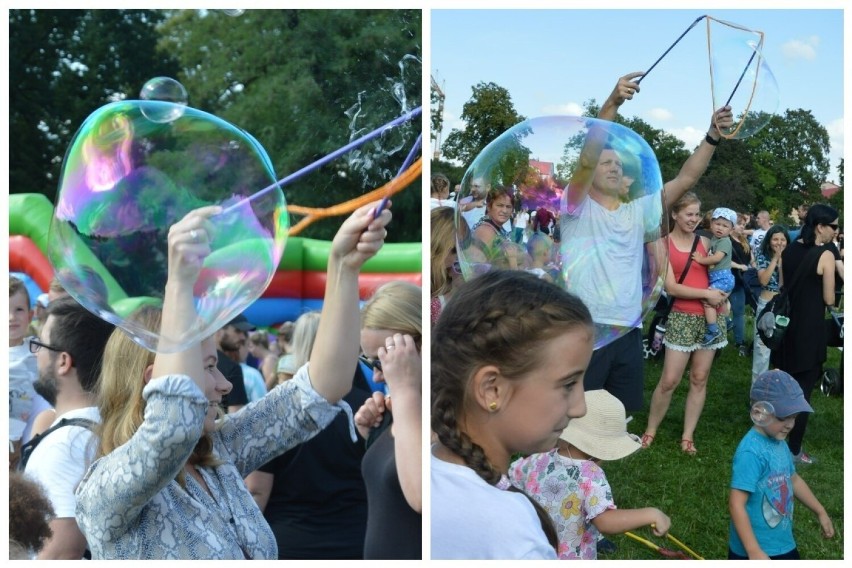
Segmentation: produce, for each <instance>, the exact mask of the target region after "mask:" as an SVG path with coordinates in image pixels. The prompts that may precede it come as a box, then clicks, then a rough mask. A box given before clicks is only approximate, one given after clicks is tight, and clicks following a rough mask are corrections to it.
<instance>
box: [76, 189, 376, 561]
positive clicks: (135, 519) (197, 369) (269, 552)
mask: <svg viewBox="0 0 852 568" xmlns="http://www.w3.org/2000/svg"><path fill="white" fill-rule="evenodd" d="M377 205H378V202H374V203H371V204H369V205H367V206H364V207H362V208H360V209H358V210H357V211H355V213H353V214H352V215H351V216H350V217H349V218H348V219H347V220H346V221H344V222H343V224H342V226H341V227H340V229H339V230H338V232H337V235H336V236H335V238H334V240H333V242H332V244H331V250H330V253H329V262H328V276H329V279H328V285H327V286H326V293H325V298H324V301H323V306H324V309H323V316H322V321H321V322H320V326H319V330H318V332H317V341H316V349H315V350H314V352H313V353H312V354H311V360H310V363H309V364H308V365H305V366H304V367H302V368H301V369H300V370H299V371H298V373H297V374H296V377H295V378H294V379H293V380H291V381H288V382H287V383H286V384H284V385H281V386H279V387H277V388H275V389H273V390H272V391H271V392H270V393H268V394H267V395H266V396H264V397H263V398H261V399H260V400H257V401H254V402H252V403H250V404H249V405H248V406H246V407H245V408H244V409H243V410H242V411H241V412H239V413H236V414H233V415H227V416H224V417H222V418H220V416H221V410H220V405H221V403H222V397H224V396H225V394H227V393H228V392H229V391H230V389H231V385H230V383H228V381H226V380H225V378H224V376H222V374H221V373H220V372H219V371H218V370H217V368H216V358H217V355H216V346H215V344H214V342H213V338H212V337H208V338H206V339H204V340H203V341H199V342H197V343H194V344H192V345H190V346H189V347H187V348H186V349H184V350H182V351H178V352H175V353H158V354H156V355H155V356H154V360H153V365H151V366H150V367H148V366H146V367H145V370H144V372H143V373H142V374H141V375H140V374H138V370H139V368H137V369H136V371H137V372H136V373H130V372H128V371H127V369H126V368H125V367H123V366H122V365H121V363H120V361H121V360H122V359H124V358H128V357H130V358H133V357H141V356H146V357H147V355H146V354H144V353H139V349H141V348H140V347H138V346H137V345H135V344H130V343H127V342H124V341H119V340H116V342H115V343H114V344H113V345H111V346H109V347H108V348H107V351H106V353H105V362H104V365H105V367H106V368H109V369H112V371H111V372H105V373H104V374H103V376H102V378H101V385H102V388H103V393H102V397H101V398H102V401H103V402H102V404H101V406H100V411H101V419H102V430H101V432H100V434H101V447H100V449H99V452H98V456H97V459H96V461H95V462H94V463H93V464H92V466H91V467H90V468H89V471H88V473H87V474H86V476H85V477H84V478H83V480H82V481H81V482H80V486H79V487H78V489H77V495H76V496H77V515H76V516H77V522H78V523H79V525H80V529H81V530H82V532H83V534H84V535H85V537H86V540H87V542H88V544H89V548H90V550H91V552H92V557H93V559H130V558H144V559H255V558H266V559H269V558H275V557H276V556H277V552H278V551H277V546H276V543H275V537H274V535H273V534H272V531H271V530H270V528H269V525H268V524H267V523H266V521H265V520H264V518H263V515H262V513H261V512H260V509H258V507H257V504H256V503H255V501H254V499H252V496H251V494H250V493H249V491H248V490H247V489H246V486H245V484H244V482H243V477H244V476H246V475H248V474H249V473H251V472H252V471H254V470H255V469H257V468H258V467H259V466H260V465H262V464H264V463H266V462H267V461H269V460H270V459H272V458H273V457H275V456H277V455H279V454H281V453H283V452H285V451H286V450H288V449H290V448H292V447H294V446H295V445H297V444H299V443H301V442H304V441H306V440H308V439H310V438H312V437H313V436H315V435H316V434H317V433H318V432H319V431H320V430H322V429H323V428H324V427H325V426H326V425H327V424H328V423H329V422H331V420H332V419H333V418H334V417H335V416H336V415H337V413H338V412H339V411H340V410H341V409H342V408H343V406H342V405H340V404H339V403H338V401H339V400H340V399H341V398H342V397H343V396H344V395H345V394H346V393H347V392H348V391H349V389H350V387H351V383H352V370H353V368H354V360H355V357H356V356H357V353H358V339H357V334H358V309H357V305H358V273H359V271H360V268H361V266H362V265H363V264H364V262H366V261H367V260H368V259H369V258H371V257H372V256H374V255H375V254H376V252H378V250H379V249H380V248H381V247H382V244H383V243H384V238H385V236H386V234H387V231H385V226H386V225H387V223H388V222H389V221H390V218H391V214H390V211H389V210H385V211H383V212H382V213H381V214H380V215H379V216H378V217H377V218H375V219H374V212H375V207H376V206H377ZM220 210H221V208H220V207H205V208H201V209H198V210H195V211H193V212H190V213H189V214H188V215H187V216H186V217H184V218H183V219H182V220H180V221H179V222H177V223H176V224H175V225H173V226H172V227H171V228H170V230H169V237H168V247H169V256H168V280H167V283H166V289H165V297H164V301H163V309H162V322H161V325H162V327H163V328H166V329H169V330H171V331H172V333H173V334H174V336H175V337H181V336H182V335H184V334H189V333H192V328H193V324H194V321H195V319H196V313H195V303H194V298H193V285H194V283H195V281H196V279H197V278H198V275H199V271H200V268H201V262H200V260H203V258H204V257H205V256H206V255H208V254H210V242H211V236H212V235H213V233H214V231H215V229H214V226H213V224H212V223H211V221H210V219H209V217H211V216H212V215H215V214H217V213H218V212H219V211H220ZM162 341H165V340H162ZM165 350H166V349H164V351H165ZM140 366H141V365H140ZM119 392H124V393H127V394H126V395H124V396H121V395H119V394H116V393H119Z"/></svg>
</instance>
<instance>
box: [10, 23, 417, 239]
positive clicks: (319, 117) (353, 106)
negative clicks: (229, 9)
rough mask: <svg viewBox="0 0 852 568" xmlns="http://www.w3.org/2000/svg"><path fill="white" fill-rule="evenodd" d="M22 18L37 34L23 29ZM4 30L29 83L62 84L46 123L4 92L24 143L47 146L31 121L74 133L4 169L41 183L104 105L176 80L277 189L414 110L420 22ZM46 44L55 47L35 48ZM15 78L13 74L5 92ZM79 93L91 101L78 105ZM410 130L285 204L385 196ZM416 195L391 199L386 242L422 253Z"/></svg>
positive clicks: (300, 187) (328, 169)
mask: <svg viewBox="0 0 852 568" xmlns="http://www.w3.org/2000/svg"><path fill="white" fill-rule="evenodd" d="M13 12H14V11H13ZM30 14H34V16H32V18H33V19H35V20H36V22H37V24H38V25H37V26H36V24H33V23H29V19H30ZM72 16H73V17H72ZM119 16H121V17H119ZM10 20H11V25H10V29H11V30H12V31H14V33H15V36H14V38H15V39H24V40H26V39H27V38H26V36H37V37H33V38H32V41H29V43H28V44H20V45H16V41H15V40H12V41H10V46H11V47H12V49H13V50H20V51H21V55H29V62H28V67H27V68H28V69H30V71H29V72H30V73H32V74H37V76H38V77H39V78H35V79H34V83H35V84H36V85H40V83H41V82H42V81H43V80H44V79H43V78H48V77H50V76H51V74H52V73H54V72H55V73H57V74H58V75H59V79H57V80H56V81H58V82H60V83H61V84H63V85H67V84H69V83H70V84H71V86H70V87H69V86H65V87H62V88H59V89H56V88H55V87H54V88H45V89H43V91H44V92H39V95H40V96H43V97H45V98H47V99H51V103H52V104H51V106H50V108H49V109H47V110H46V111H42V112H37V109H34V108H32V107H28V106H26V105H24V104H23V103H24V102H26V99H27V94H26V93H25V92H23V91H20V92H16V90H15V89H13V90H12V92H13V98H12V107H13V109H15V111H17V112H18V113H19V116H18V118H19V120H18V123H17V124H18V126H19V128H20V130H21V131H22V133H23V135H25V136H30V137H39V136H40V137H41V138H49V137H48V136H46V135H44V134H41V133H40V132H39V131H38V128H37V125H38V124H39V122H41V121H44V122H46V123H47V124H49V125H53V124H54V123H56V124H65V125H66V129H67V130H69V131H70V132H69V134H68V136H65V137H62V138H59V139H57V140H56V141H55V142H54V143H53V144H52V145H51V146H50V147H48V148H46V149H45V150H44V152H43V153H41V155H40V156H34V157H32V160H31V161H29V162H24V161H20V162H19V163H20V168H19V167H18V165H17V164H15V160H13V169H16V170H19V172H20V175H21V176H26V175H28V174H31V173H32V172H39V171H44V170H45V169H46V168H45V167H44V166H45V164H46V163H49V162H50V161H51V160H52V161H54V162H61V159H62V155H63V153H64V148H65V147H67V145H68V142H69V140H70V134H73V129H74V128H76V126H77V125H79V124H80V123H81V121H82V120H83V118H85V116H86V115H87V114H89V113H90V112H92V111H93V110H95V109H96V108H97V107H98V106H100V105H102V104H104V103H105V102H108V100H112V99H115V98H125V97H129V98H135V97H136V93H138V92H139V89H140V87H141V86H142V84H144V82H145V81H146V80H148V79H150V78H151V77H154V76H158V75H168V76H173V77H175V78H176V79H178V80H179V81H180V82H181V83H182V84H183V85H184V86H185V87H186V89H187V92H188V94H189V104H190V106H193V107H195V108H198V109H200V110H204V111H206V112H209V113H211V114H214V115H216V116H219V117H221V118H223V119H225V120H227V121H229V122H231V123H232V124H234V125H236V126H238V127H240V128H242V129H243V130H245V131H247V132H249V133H250V134H251V135H252V136H254V137H255V138H256V139H257V140H258V141H259V142H260V144H261V145H262V146H263V147H264V149H265V150H266V151H267V153H268V154H269V157H270V161H271V163H272V165H273V168H274V169H275V172H276V175H277V177H278V179H282V178H284V177H286V176H288V175H290V174H293V173H294V172H297V171H300V170H301V169H302V168H304V167H306V166H308V165H309V164H313V163H314V162H316V161H317V160H319V159H320V158H323V157H324V156H326V155H328V154H329V153H331V152H333V151H335V150H337V149H339V148H341V147H343V146H345V145H347V144H348V143H349V142H350V141H352V140H354V139H356V138H359V137H361V136H363V135H364V134H366V133H368V132H371V131H373V130H375V129H377V128H379V127H381V126H382V125H384V124H386V123H388V122H390V121H392V120H394V119H396V118H397V117H399V116H401V115H402V114H403V113H405V112H408V111H410V110H412V109H414V108H417V107H419V106H420V98H421V92H422V89H421V61H420V60H421V53H420V49H421V47H420V24H421V17H420V10H247V11H245V12H244V13H243V14H242V15H241V16H240V17H230V16H228V15H226V14H224V13H223V11H221V10H210V11H207V10H176V11H166V12H159V11H122V10H94V11H74V12H68V13H64V12H61V13H60V12H56V13H54V11H34V12H31V11H19V12H18V13H16V14H13V15H12V16H11V17H10ZM89 22H104V23H103V24H101V25H102V26H103V30H104V33H103V34H102V35H101V36H97V34H94V33H92V34H89V33H87V32H86V29H88V28H89V27H92V25H93V24H91V23H89ZM122 22H126V25H125V26H123V27H122V26H121V25H119V24H121V23H122ZM110 26H112V27H110ZM107 28H109V29H110V30H113V31H111V32H110V33H106V29H107ZM36 32H41V33H40V35H37V34H36ZM143 32H144V35H143ZM53 38H57V39H53ZM46 40H53V41H54V42H56V43H59V44H60V47H59V48H56V49H53V50H52V51H51V50H43V49H40V46H41V45H43V44H45V43H46ZM66 44H67V45H71V44H73V49H74V52H73V53H74V54H75V59H74V60H80V61H83V62H84V63H86V65H88V67H89V70H90V71H89V72H87V73H85V74H83V75H82V76H80V77H74V76H73V75H74V74H73V73H71V71H70V69H69V68H68V65H67V64H63V63H62V61H63V54H64V52H65V51H67V50H68V49H70V47H67V45H66ZM16 54H17V52H16V53H13V54H12V58H11V59H12V60H13V61H14V60H15V59H16ZM131 56H134V57H136V58H137V60H131V59H129V57H131ZM146 57H147V59H146V60H145V61H142V59H143V58H146ZM92 62H97V65H95V64H94V63H92ZM166 63H168V64H169V65H166ZM93 69H97V70H98V74H95V73H93V72H92V71H91V70H93ZM110 69H112V70H114V71H115V73H113V74H112V75H113V76H112V77H110V73H109V72H108V71H107V70H110ZM102 75H103V76H104V80H105V83H106V84H105V85H101V84H100V82H99V81H100V80H101V79H100V78H101V76H102ZM15 77H16V76H15V74H14V72H13V73H12V74H10V82H11V84H12V85H16V84H17V80H16V78H15ZM42 77H43V78H42ZM106 79H111V81H106ZM88 92H96V93H98V94H99V96H97V97H96V96H88V95H86V96H84V97H81V96H80V94H81V93H82V94H84V95H85V94H86V93H88ZM19 109H20V110H19ZM420 123H421V121H420V120H419V119H417V118H415V119H414V120H413V121H409V122H407V123H405V124H404V125H402V126H401V127H399V128H394V129H390V130H388V131H386V132H384V133H383V134H382V135H381V136H379V137H377V138H376V139H375V140H374V141H372V142H369V143H367V144H366V145H364V146H362V147H361V148H359V149H357V150H353V151H350V152H348V153H346V154H345V155H344V156H343V157H340V158H337V159H336V160H334V161H332V162H331V163H329V164H327V165H324V166H323V167H320V168H319V169H318V170H317V171H315V172H313V173H311V174H308V175H304V176H302V177H300V178H299V179H298V180H297V181H295V182H294V183H292V184H289V185H287V186H285V187H284V192H285V195H286V197H287V201H288V203H295V204H299V205H305V206H316V207H325V206H329V205H332V204H334V203H339V202H341V201H344V200H346V199H350V198H352V197H355V196H357V195H361V194H363V193H365V192H367V191H369V190H372V189H374V188H376V187H379V186H381V185H383V184H385V183H386V182H388V181H389V180H391V179H392V178H393V177H395V176H396V175H397V173H398V172H399V170H400V168H401V166H402V164H403V162H404V161H405V158H406V157H407V155H408V153H409V151H410V150H411V149H412V147H413V146H414V142H415V139H416V138H417V135H418V134H419V132H420ZM51 128H52V130H51V132H54V131H57V130H59V129H58V127H53V126H51ZM57 174H58V169H55V170H54V171H53V175H54V177H55V176H56V175H57ZM54 184H55V182H54ZM43 185H44V184H35V183H27V184H19V188H20V189H19V191H43V187H42V186H43ZM45 193H47V192H46V191H45ZM48 195H49V196H50V197H52V195H51V194H48ZM421 196H422V193H421V191H420V181H419V179H418V180H416V181H415V182H414V183H413V184H412V185H411V186H409V188H407V189H406V190H405V191H403V192H402V193H400V194H398V195H397V196H396V197H395V198H394V216H395V221H394V223H392V225H391V226H389V231H390V235H389V240H395V241H419V240H420V236H421V231H420V225H421V223H420V219H421V214H420V211H421V201H422V200H421ZM339 223H340V220H339V219H330V220H327V221H323V222H319V223H317V224H315V225H312V226H311V227H309V228H308V229H307V230H306V231H305V232H304V233H303V235H305V236H310V237H315V238H323V239H327V238H330V237H331V236H332V235H333V233H334V231H335V230H336V228H337V226H338V225H339Z"/></svg>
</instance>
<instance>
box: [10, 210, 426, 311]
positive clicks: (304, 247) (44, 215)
mask: <svg viewBox="0 0 852 568" xmlns="http://www.w3.org/2000/svg"><path fill="white" fill-rule="evenodd" d="M52 218H53V204H52V203H51V202H50V201H49V200H48V199H47V197H45V196H44V195H42V194H40V193H16V194H12V195H10V196H9V234H10V235H24V236H26V237H29V238H30V239H31V240H32V241H33V242H34V243H35V244H36V246H38V247H39V248H40V249H41V251H42V252H43V253H44V254H45V256H48V255H47V237H48V231H49V230H50V221H51V219H52ZM244 246H245V245H244ZM330 249H331V242H330V241H321V240H317V239H308V238H304V237H288V238H287V242H286V245H285V248H284V255H283V256H282V258H281V261H280V262H279V264H278V269H279V270H311V271H319V272H324V271H325V269H326V266H327V264H328V254H329V251H330ZM421 251H422V246H421V243H386V244H385V246H383V247H382V250H380V251H379V253H378V254H377V255H376V256H375V257H373V258H371V259H370V260H368V261H367V262H366V263H365V264H364V267H363V268H362V272H366V273H392V272H399V273H413V272H420V271H421ZM219 252H223V251H219ZM75 254H76V255H79V257H80V258H81V261H82V262H83V263H85V264H88V265H89V266H91V267H92V268H93V269H95V270H96V271H97V272H98V274H100V276H101V277H102V278H103V279H104V282H106V284H107V290H108V291H109V301H110V303H111V304H112V303H115V302H117V301H119V300H123V299H125V298H127V294H125V292H124V291H123V290H122V289H121V286H119V284H118V282H116V281H115V279H114V278H113V277H112V276H111V275H110V274H109V271H107V269H106V268H105V267H104V266H103V264H102V263H101V262H100V261H99V260H98V259H97V258H96V257H95V256H94V255H93V254H92V253H91V251H89V249H87V248H86V247H85V246H84V245H83V244H82V243H80V245H79V246H78V247H77V250H76V251H75ZM223 254H227V253H224V252H223ZM246 255H248V256H246ZM250 256H251V254H250V251H249V250H243V251H241V256H240V258H247V257H250ZM128 300H129V303H130V304H136V303H137V302H145V301H148V300H147V299H145V298H141V299H136V298H129V299H128ZM125 303H127V302H125Z"/></svg>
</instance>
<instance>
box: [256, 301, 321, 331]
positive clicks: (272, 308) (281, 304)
mask: <svg viewBox="0 0 852 568" xmlns="http://www.w3.org/2000/svg"><path fill="white" fill-rule="evenodd" d="M320 309H322V300H307V299H305V300H303V299H301V298H260V299H258V300H256V301H255V302H254V303H253V304H252V305H250V306H249V307H247V308H246V309H245V311H244V312H243V315H244V316H246V319H248V320H249V321H250V322H251V323H253V324H254V325H256V326H258V327H268V326H272V325H275V324H279V323H281V322H282V321H296V319H297V318H298V317H299V316H300V315H302V314H304V313H306V312H311V311H314V310H320Z"/></svg>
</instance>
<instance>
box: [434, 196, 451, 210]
mask: <svg viewBox="0 0 852 568" xmlns="http://www.w3.org/2000/svg"><path fill="white" fill-rule="evenodd" d="M438 207H452V208H453V209H455V208H456V202H455V200H454V199H438V198H436V197H430V198H429V209H437V208H438Z"/></svg>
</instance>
